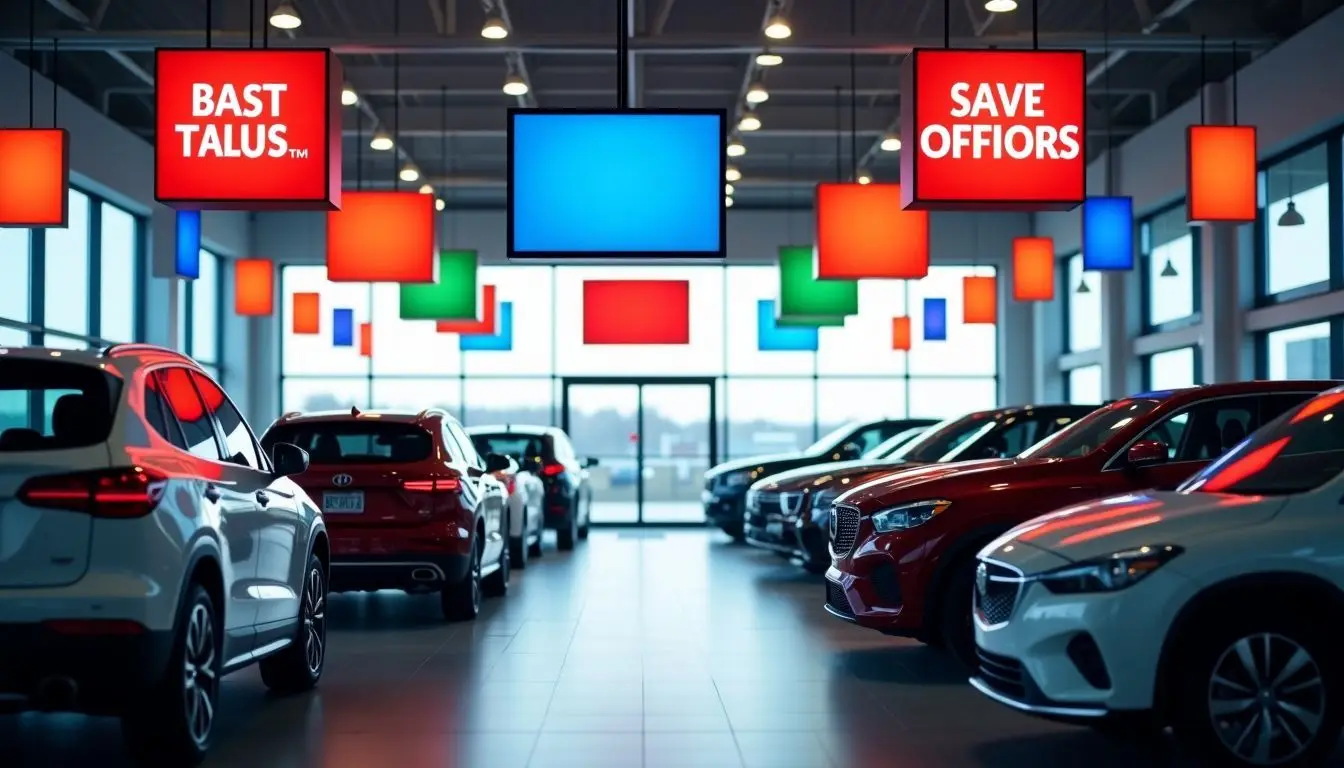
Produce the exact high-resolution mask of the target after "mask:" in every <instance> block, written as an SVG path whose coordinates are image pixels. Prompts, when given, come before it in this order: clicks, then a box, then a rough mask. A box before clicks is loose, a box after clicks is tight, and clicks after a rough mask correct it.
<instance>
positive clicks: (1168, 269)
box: [1158, 257, 1180, 277]
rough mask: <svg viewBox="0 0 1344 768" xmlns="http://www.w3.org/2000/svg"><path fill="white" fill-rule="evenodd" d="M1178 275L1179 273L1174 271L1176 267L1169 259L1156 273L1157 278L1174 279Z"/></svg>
mask: <svg viewBox="0 0 1344 768" xmlns="http://www.w3.org/2000/svg"><path fill="white" fill-rule="evenodd" d="M1179 274H1180V273H1179V272H1177V271H1176V265H1175V264H1174V263H1172V261H1171V258H1170V257H1168V258H1167V263H1166V264H1165V265H1164V266H1163V267H1162V271H1161V272H1159V273H1158V277H1176V276H1177V275H1179Z"/></svg>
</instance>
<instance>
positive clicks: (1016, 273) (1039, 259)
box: [1013, 237, 1055, 301]
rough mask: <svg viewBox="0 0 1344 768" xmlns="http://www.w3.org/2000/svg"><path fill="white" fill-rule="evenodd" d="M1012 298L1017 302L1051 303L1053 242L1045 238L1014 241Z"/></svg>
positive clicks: (1053, 259) (1027, 238)
mask: <svg viewBox="0 0 1344 768" xmlns="http://www.w3.org/2000/svg"><path fill="white" fill-rule="evenodd" d="M1013 298H1014V299H1016V300H1017V301H1053V300H1054V298H1055V241H1054V240H1052V239H1051V238H1048V237H1019V238H1016V239H1014V240H1013Z"/></svg>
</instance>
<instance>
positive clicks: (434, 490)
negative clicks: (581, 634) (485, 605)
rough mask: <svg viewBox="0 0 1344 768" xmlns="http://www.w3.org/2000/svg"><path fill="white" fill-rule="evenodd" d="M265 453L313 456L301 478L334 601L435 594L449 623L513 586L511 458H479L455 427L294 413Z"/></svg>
mask: <svg viewBox="0 0 1344 768" xmlns="http://www.w3.org/2000/svg"><path fill="white" fill-rule="evenodd" d="M261 442H262V445H264V446H267V447H268V448H269V446H270V445H271V444H274V443H293V444H295V445H299V446H301V447H302V448H303V449H304V450H305V451H307V452H308V456H309V464H308V471H307V472H304V473H303V474H300V475H296V476H295V477H294V480H295V481H296V482H297V483H298V484H299V485H300V486H301V487H302V488H303V489H304V490H305V491H307V492H308V495H309V496H311V497H312V499H313V501H314V502H315V503H317V504H318V505H320V506H321V507H322V513H323V516H324V517H325V518H326V524H327V532H328V535H329V536H330V537H331V579H330V581H331V591H332V592H343V591H373V590H379V589H401V590H405V591H407V592H413V593H419V592H438V593H439V594H440V597H441V601H442V603H443V612H444V614H445V616H447V618H449V619H452V620H469V619H474V618H476V615H477V614H478V613H479V612H480V608H481V597H482V595H486V596H499V595H503V594H505V593H506V592H507V591H508V588H509V548H508V546H507V544H508V531H509V521H508V520H507V519H506V517H507V514H508V490H507V489H506V488H505V487H504V484H503V483H501V482H500V481H499V480H498V479H496V478H495V477H494V476H492V474H491V473H493V472H500V471H503V470H506V469H507V468H508V467H509V461H508V458H507V457H504V456H499V455H495V454H489V455H487V456H485V457H482V456H481V455H480V454H478V453H477V452H476V449H475V447H474V446H473V445H472V442H471V438H469V437H468V436H467V434H466V432H465V431H463V429H462V425H461V424H459V423H458V421H457V419H454V418H453V417H452V416H450V415H448V414H447V413H445V412H443V411H440V410H427V411H423V412H421V413H419V414H403V413H362V412H360V411H359V410H357V409H351V410H350V411H348V412H335V413H311V414H299V413H290V414H286V415H285V416H282V417H281V418H280V419H279V420H278V421H276V422H275V423H274V424H272V425H271V428H270V429H268V430H266V435H265V436H264V437H263V438H262V441H261Z"/></svg>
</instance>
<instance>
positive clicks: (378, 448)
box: [261, 421, 434, 464]
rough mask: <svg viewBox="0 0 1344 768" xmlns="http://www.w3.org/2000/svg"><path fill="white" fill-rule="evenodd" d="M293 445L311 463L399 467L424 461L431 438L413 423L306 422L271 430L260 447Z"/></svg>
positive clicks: (432, 449) (428, 454)
mask: <svg viewBox="0 0 1344 768" xmlns="http://www.w3.org/2000/svg"><path fill="white" fill-rule="evenodd" d="M276 443H293V444H294V445H297V446H299V447H300V448H302V449H303V450H305V451H307V452H308V459H309V461H311V462H312V463H313V464H392V463H396V464H401V463H411V462H416V461H424V460H425V459H427V458H429V457H430V454H432V453H433V451H434V439H433V438H432V437H431V436H430V434H429V432H426V431H425V430H424V428H422V427H418V426H416V425H414V424H403V423H398V422H390V421H382V422H374V421H309V422H299V423H297V424H281V425H280V426H277V427H273V428H272V429H271V430H270V431H269V432H267V433H266V436H265V437H263V438H261V444H262V446H263V447H264V448H265V449H266V451H267V452H268V453H269V452H270V450H271V448H272V447H273V446H274V445H275V444H276Z"/></svg>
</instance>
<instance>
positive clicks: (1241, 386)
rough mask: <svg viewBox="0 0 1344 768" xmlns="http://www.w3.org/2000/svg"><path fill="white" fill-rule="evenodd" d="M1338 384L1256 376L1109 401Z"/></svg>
mask: <svg viewBox="0 0 1344 768" xmlns="http://www.w3.org/2000/svg"><path fill="white" fill-rule="evenodd" d="M1339 384H1340V382H1338V381H1329V380H1325V379H1285V380H1281V381H1270V380H1265V379H1258V380H1255V381H1229V382H1224V383H1221V384H1201V385H1198V386H1194V387H1182V388H1180V389H1164V390H1157V391H1153V392H1140V393H1138V394H1134V395H1130V396H1128V397H1122V398H1119V399H1118V400H1116V401H1112V402H1120V401H1125V400H1159V401H1163V402H1170V403H1172V404H1174V405H1182V404H1184V403H1187V402H1190V401H1193V400H1204V399H1206V398H1209V397H1223V396H1226V395H1255V394H1262V393H1274V392H1324V391H1326V390H1328V389H1332V388H1334V387H1336V386H1339ZM1108 405H1109V403H1108Z"/></svg>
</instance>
